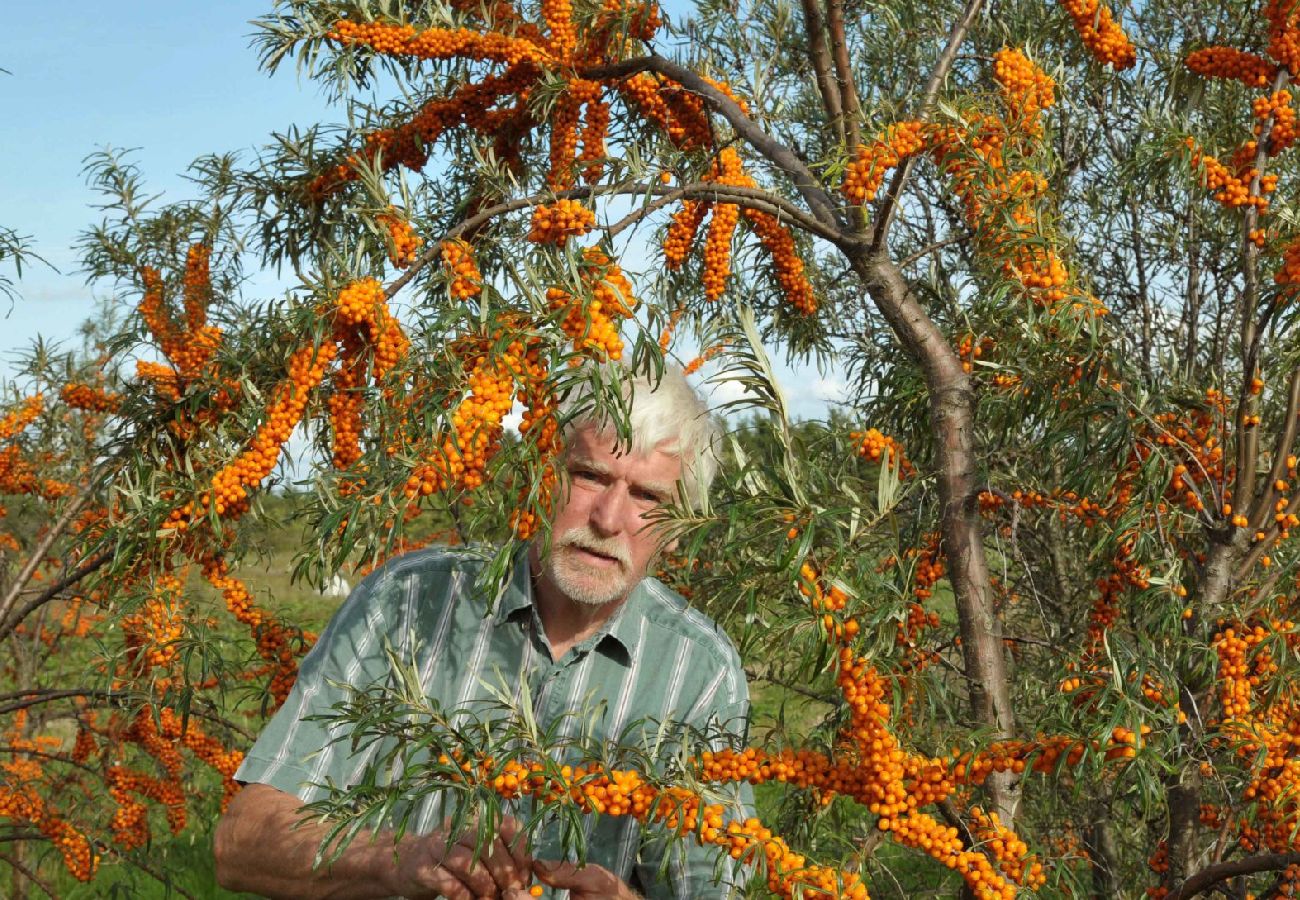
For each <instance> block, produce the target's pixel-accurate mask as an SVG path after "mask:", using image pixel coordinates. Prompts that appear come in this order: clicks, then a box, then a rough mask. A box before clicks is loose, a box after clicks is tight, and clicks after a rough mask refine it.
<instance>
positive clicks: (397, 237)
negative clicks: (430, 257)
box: [377, 211, 424, 269]
mask: <svg viewBox="0 0 1300 900" xmlns="http://www.w3.org/2000/svg"><path fill="white" fill-rule="evenodd" d="M377 221H378V222H379V224H380V225H382V226H383V227H384V229H385V230H386V231H387V232H388V245H389V248H388V259H389V261H390V262H391V263H392V264H393V265H394V266H397V267H398V268H399V269H405V268H406V267H408V266H409V265H411V263H413V262H415V257H416V254H418V253H419V251H420V247H422V246H423V245H424V239H423V238H421V237H420V236H419V235H418V234H416V233H415V229H413V228H412V227H411V223H410V222H408V221H407V220H406V219H405V218H403V217H402V216H400V215H398V214H397V212H396V211H390V212H388V213H385V214H384V215H381V216H379V217H378V220H377Z"/></svg>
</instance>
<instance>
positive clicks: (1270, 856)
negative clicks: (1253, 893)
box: [1169, 853, 1300, 900]
mask: <svg viewBox="0 0 1300 900" xmlns="http://www.w3.org/2000/svg"><path fill="white" fill-rule="evenodd" d="M1294 865H1300V853H1264V854H1261V855H1259V856H1247V857H1246V858H1244V859H1234V860H1231V861H1230V862H1224V863H1218V864H1217V865H1213V866H1208V867H1206V868H1204V869H1202V870H1201V871H1199V872H1197V873H1196V874H1195V875H1193V876H1191V877H1190V878H1188V879H1187V880H1186V881H1184V882H1183V883H1182V884H1180V885H1179V886H1178V888H1177V889H1176V890H1175V891H1173V893H1171V894H1170V895H1169V900H1188V898H1190V897H1195V896H1196V895H1197V894H1199V893H1201V892H1202V891H1205V890H1208V889H1209V888H1212V887H1214V885H1216V884H1218V883H1219V882H1221V881H1227V880H1228V879H1229V878H1236V877H1237V876H1238V875H1253V874H1255V873H1256V872H1272V871H1276V870H1280V869H1285V868H1286V867H1287V866H1294Z"/></svg>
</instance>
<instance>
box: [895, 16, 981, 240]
mask: <svg viewBox="0 0 1300 900" xmlns="http://www.w3.org/2000/svg"><path fill="white" fill-rule="evenodd" d="M983 5H984V0H968V2H967V4H966V9H965V10H964V11H963V12H962V14H961V18H960V19H958V20H957V21H956V22H955V23H953V26H952V30H951V31H949V32H948V43H947V45H946V46H944V48H943V52H942V53H940V54H939V59H938V61H937V62H936V63H935V65H934V69H933V70H932V71H931V72H930V78H929V80H927V81H926V83H925V90H924V91H922V92H921V107H920V110H919V111H918V112H917V116H916V117H917V118H918V119H920V120H922V121H924V120H925V118H926V116H928V115H929V114H930V109H931V108H932V107H933V106H934V101H935V98H937V97H938V96H939V89H940V88H941V87H942V86H943V83H944V81H946V80H947V78H948V71H949V70H950V69H951V68H952V65H953V63H954V62H956V61H957V51H958V50H959V49H961V45H962V42H963V41H965V40H966V32H967V31H968V30H970V26H971V24H972V23H973V22H974V21H975V17H976V16H978V15H979V13H980V9H981V8H982V7H983ZM912 165H913V160H912V159H911V158H908V159H905V160H903V163H902V165H900V166H899V167H898V169H896V170H895V172H894V177H893V180H891V181H890V183H889V187H888V188H887V189H886V191H885V196H884V199H883V200H882V201H881V203H880V208H879V209H878V210H877V211H876V225H875V228H874V229H872V232H871V249H873V250H879V249H880V248H882V247H884V246H885V239H886V238H887V237H889V225H890V221H891V220H892V219H893V217H894V210H895V209H896V208H897V206H898V201H899V198H900V197H902V195H903V190H904V189H905V188H906V187H907V180H908V178H910V177H911V173H912Z"/></svg>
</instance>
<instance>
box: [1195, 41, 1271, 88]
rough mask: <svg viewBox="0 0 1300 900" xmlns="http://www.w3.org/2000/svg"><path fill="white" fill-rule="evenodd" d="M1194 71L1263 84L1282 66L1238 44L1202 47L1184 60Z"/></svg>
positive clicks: (1249, 84)
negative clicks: (1238, 47) (1239, 47)
mask: <svg viewBox="0 0 1300 900" xmlns="http://www.w3.org/2000/svg"><path fill="white" fill-rule="evenodd" d="M1183 65H1185V66H1186V67H1187V68H1188V69H1189V70H1190V71H1192V72H1195V73H1196V74H1197V75H1201V76H1204V77H1205V78H1227V79H1231V80H1233V81H1240V82H1241V83H1242V84H1244V85H1245V86H1246V87H1252V88H1261V87H1264V86H1266V85H1267V84H1268V83H1269V82H1270V81H1272V80H1273V78H1274V77H1275V76H1276V75H1277V70H1278V67H1277V65H1276V64H1275V63H1272V62H1269V61H1268V60H1267V59H1264V58H1263V57H1262V56H1257V55H1255V54H1254V53H1248V52H1246V51H1245V50H1238V49H1236V48H1235V47H1202V48H1201V49H1199V50H1193V51H1192V52H1191V53H1189V54H1187V57H1186V58H1185V59H1184V60H1183Z"/></svg>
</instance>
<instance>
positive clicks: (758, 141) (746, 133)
mask: <svg viewBox="0 0 1300 900" xmlns="http://www.w3.org/2000/svg"><path fill="white" fill-rule="evenodd" d="M640 72H654V73H657V74H659V75H662V76H664V77H665V78H669V79H671V80H672V81H675V82H677V83H678V84H680V85H682V86H683V87H684V88H686V89H687V90H688V91H690V92H691V93H692V94H694V95H696V96H698V97H700V98H702V99H703V100H704V101H705V102H707V103H708V104H709V106H711V107H712V108H713V109H714V110H715V111H717V112H718V113H719V114H720V115H721V116H722V117H723V118H724V119H726V120H727V123H728V124H729V125H731V127H732V128H733V129H735V131H736V133H737V134H738V135H739V136H740V137H741V138H742V139H743V140H744V141H745V142H746V143H748V144H749V145H750V146H752V147H753V148H754V149H755V150H757V151H758V152H759V153H761V154H762V155H763V156H764V157H766V158H767V159H768V160H770V161H771V162H772V163H773V164H774V165H775V166H776V167H777V168H778V169H780V170H781V171H782V172H784V173H785V174H786V175H787V176H789V178H790V179H791V181H792V182H793V183H794V186H795V189H796V190H797V191H798V192H799V194H800V196H802V197H803V199H804V202H805V203H807V204H808V209H809V211H810V212H811V213H812V216H813V218H814V219H816V221H817V222H819V223H820V224H821V225H822V226H823V228H825V229H827V230H829V231H830V232H831V233H833V234H835V235H837V239H838V241H844V240H846V238H847V235H846V234H845V232H844V224H843V222H841V221H840V218H839V214H838V212H837V210H836V204H835V203H834V201H832V200H831V197H830V194H828V193H827V192H826V190H825V189H824V188H823V187H822V186H821V184H820V182H819V181H818V180H817V178H816V176H814V175H813V173H812V171H811V170H810V169H809V168H808V167H807V165H805V164H804V162H803V160H801V159H800V158H799V157H798V156H797V155H795V153H794V151H793V150H791V149H790V148H789V147H787V146H785V145H784V144H782V143H781V142H780V141H778V140H777V139H776V138H774V137H772V136H771V135H769V134H768V133H767V132H766V131H764V130H763V128H762V127H761V126H760V125H759V124H758V123H757V122H755V121H754V120H753V119H751V118H750V117H749V116H748V115H746V114H745V113H744V111H742V109H741V107H740V105H739V104H737V103H736V102H735V101H734V100H733V99H731V98H730V97H728V96H727V94H725V93H724V92H723V91H721V90H719V89H718V88H717V87H715V86H714V85H713V84H711V83H710V82H709V81H708V80H707V79H705V78H704V77H703V76H701V75H699V74H697V73H696V72H694V71H692V70H691V69H689V68H687V67H685V66H682V65H679V64H678V63H675V62H673V61H672V60H669V59H666V58H664V57H662V56H645V57H638V58H635V59H628V60H624V61H622V62H618V63H614V64H611V65H606V66H598V67H593V68H590V69H586V70H584V71H583V72H582V73H581V74H582V75H583V77H586V78H591V79H593V80H597V81H604V80H610V79H618V78H624V77H626V76H629V75H635V74H637V73H640Z"/></svg>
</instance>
